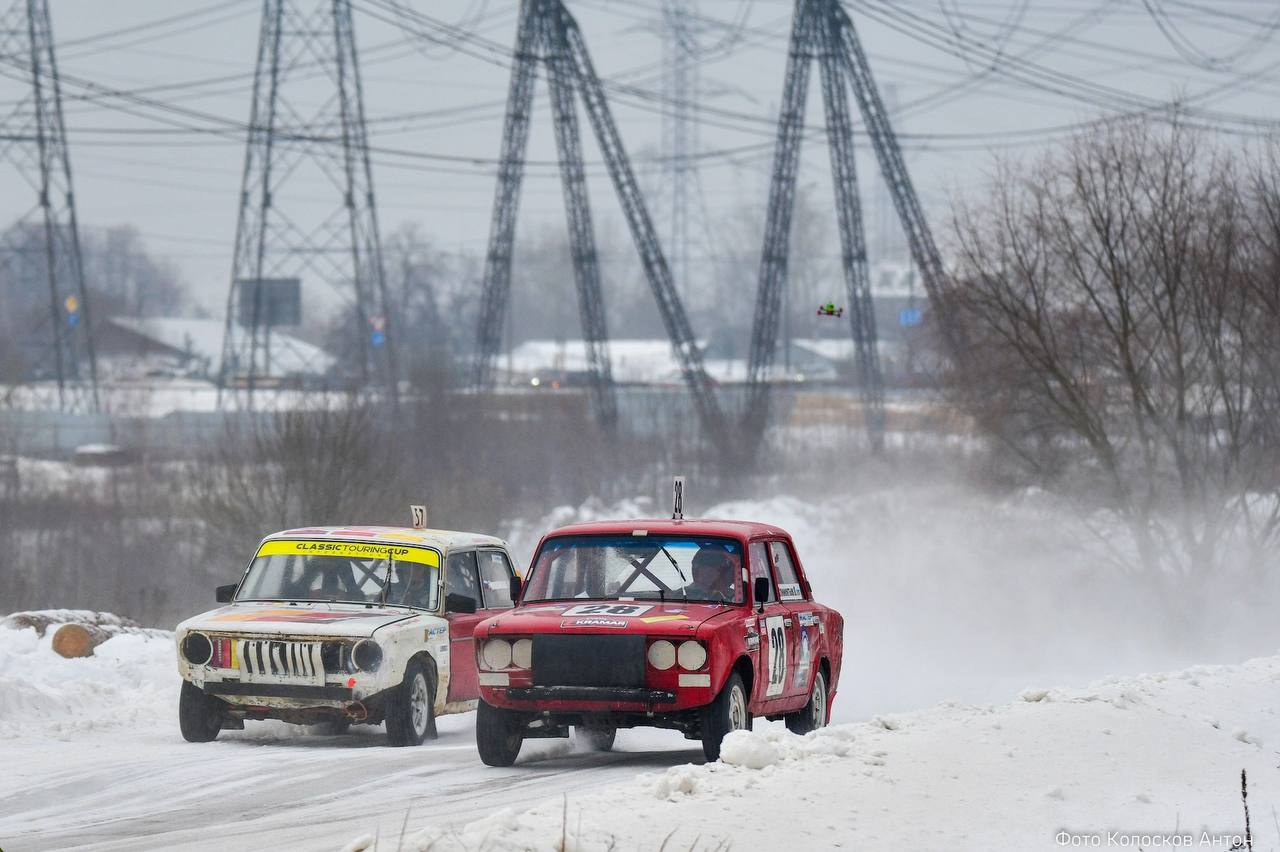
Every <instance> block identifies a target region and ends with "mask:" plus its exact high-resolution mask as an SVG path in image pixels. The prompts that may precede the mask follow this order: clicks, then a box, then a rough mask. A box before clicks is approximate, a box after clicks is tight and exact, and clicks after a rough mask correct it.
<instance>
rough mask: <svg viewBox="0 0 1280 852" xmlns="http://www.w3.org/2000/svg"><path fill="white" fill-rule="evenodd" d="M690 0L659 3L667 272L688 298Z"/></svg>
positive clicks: (694, 65) (694, 96) (693, 49)
mask: <svg viewBox="0 0 1280 852" xmlns="http://www.w3.org/2000/svg"><path fill="white" fill-rule="evenodd" d="M696 14H697V6H696V3H695V0H665V2H664V3H663V5H662V33H663V39H662V46H663V52H664V53H665V54H666V55H665V56H664V58H663V63H662V66H663V95H664V99H665V100H666V102H667V103H668V104H669V105H670V109H669V111H668V112H664V113H663V116H662V117H663V125H664V127H663V148H664V151H663V153H664V155H665V158H666V163H667V186H668V189H669V190H670V192H671V222H670V225H671V237H670V240H669V241H668V243H667V246H668V253H669V256H670V258H671V271H672V277H673V278H674V279H675V282H676V286H677V289H678V290H679V291H680V293H681V295H682V296H683V298H684V299H685V300H686V301H687V300H688V299H689V295H690V293H689V289H690V288H689V197H690V193H691V192H693V191H696V184H695V181H694V179H695V177H696V176H695V175H694V174H693V169H694V165H693V162H694V157H696V155H697V151H698V124H697V104H698V94H699V92H698V55H697V48H698V45H697V36H696V33H695V32H694V28H693V26H692V24H691V19H692V17H693V16H694V15H696Z"/></svg>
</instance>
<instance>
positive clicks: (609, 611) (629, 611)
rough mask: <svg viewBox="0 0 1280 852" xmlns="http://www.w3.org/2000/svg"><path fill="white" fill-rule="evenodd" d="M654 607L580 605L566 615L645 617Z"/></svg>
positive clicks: (639, 605) (573, 607)
mask: <svg viewBox="0 0 1280 852" xmlns="http://www.w3.org/2000/svg"><path fill="white" fill-rule="evenodd" d="M651 609H653V607H652V606H651V605H649V604H578V605H577V606H571V607H569V608H568V609H566V610H565V611H564V614H565V615H615V616H616V615H621V616H632V615H643V614H644V613H646V612H648V611H649V610H651Z"/></svg>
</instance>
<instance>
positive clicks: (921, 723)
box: [0, 629, 1280, 852]
mask: <svg viewBox="0 0 1280 852" xmlns="http://www.w3.org/2000/svg"><path fill="white" fill-rule="evenodd" d="M176 687H177V681H176V675H175V674H174V667H173V649H172V646H171V645H170V643H169V642H168V641H166V640H165V639H163V638H160V639H157V638H151V637H139V636H121V637H116V638H114V639H111V640H109V641H108V642H107V643H106V644H104V645H103V646H101V647H100V648H99V649H98V653H97V654H96V656H94V657H91V658H88V659H83V660H64V659H62V658H61V657H57V656H56V655H54V654H53V653H52V651H51V650H50V649H49V648H48V639H47V638H46V639H37V637H36V635H35V632H34V631H33V630H25V631H16V630H7V629H0V740H2V741H3V742H4V743H5V745H4V755H5V758H6V760H5V764H6V770H5V772H4V773H3V774H2V775H0V848H3V849H4V850H5V852H21V850H36V849H99V850H107V849H119V850H124V849H130V850H141V849H209V850H215V849H218V850H239V849H286V848H287V849H308V850H310V849H316V850H325V849H327V850H338V849H342V848H348V849H372V848H374V845H375V843H376V844H377V848H379V849H396V848H403V849H419V850H427V849H430V850H434V852H446V850H481V849H484V850H494V852H498V851H499V850H524V849H533V850H556V849H559V848H560V844H561V842H562V840H563V841H565V846H566V848H568V849H575V850H607V849H618V850H628V849H634V850H658V849H664V848H665V849H667V850H673V849H674V850H686V849H705V850H711V849H727V848H732V849H738V850H749V849H776V848H806V849H835V848H848V849H856V848H868V847H870V848H880V849H895V848H916V849H929V850H934V849H939V850H940V849H1022V850H1026V849H1051V848H1059V838H1058V834H1059V832H1061V831H1066V832H1068V833H1069V834H1071V835H1072V836H1078V837H1079V838H1082V839H1081V840H1079V841H1078V842H1079V843H1084V844H1090V843H1093V842H1095V841H1093V840H1091V839H1090V838H1095V837H1096V838H1099V841H1097V842H1100V843H1101V844H1102V847H1103V848H1106V844H1107V841H1108V838H1109V836H1110V837H1111V838H1112V839H1114V840H1115V841H1116V843H1117V844H1122V845H1117V846H1115V847H1114V848H1125V847H1127V848H1135V849H1136V848H1139V844H1138V843H1136V842H1132V841H1127V840H1126V838H1127V837H1129V836H1130V835H1153V834H1155V835H1160V836H1165V835H1169V836H1172V835H1177V836H1178V837H1179V838H1182V837H1185V836H1186V835H1187V834H1188V833H1190V834H1191V835H1194V837H1195V840H1196V846H1194V847H1193V848H1203V849H1215V848H1216V849H1223V850H1225V849H1227V848H1229V847H1230V845H1231V842H1233V841H1232V838H1231V837H1230V836H1231V835H1239V834H1242V833H1243V829H1244V815H1243V810H1242V807H1241V800H1240V794H1239V776H1240V771H1241V770H1242V769H1243V770H1247V772H1248V774H1249V779H1250V790H1249V792H1250V796H1249V803H1250V806H1251V809H1252V817H1253V820H1252V827H1253V834H1254V848H1255V849H1274V848H1276V847H1277V844H1278V843H1280V831H1278V830H1277V825H1276V817H1275V813H1276V812H1275V805H1276V803H1278V802H1280V778H1277V773H1276V769H1275V766H1276V763H1277V757H1276V752H1275V751H1274V747H1275V744H1276V743H1280V718H1277V716H1276V714H1275V712H1274V710H1273V707H1274V699H1275V696H1276V694H1277V691H1278V689H1280V657H1269V658H1259V659H1255V660H1252V661H1250V662H1247V663H1244V664H1243V665H1238V666H1201V667H1193V668H1189V669H1186V670H1184V671H1181V672H1177V673H1173V674H1168V675H1142V676H1137V677H1132V678H1112V679H1108V680H1105V681H1102V682H1099V683H1097V684H1094V685H1093V686H1090V687H1087V688H1053V689H1034V688H1033V689H1028V690H1024V691H1023V692H1022V694H1021V695H1019V696H1015V697H1013V700H1012V701H1011V702H1009V703H1002V704H997V705H973V704H962V703H959V702H948V703H944V704H940V705H938V706H935V707H932V708H930V709H925V710H920V711H915V712H909V713H900V714H886V715H881V716H876V717H874V718H872V719H871V720H870V721H866V722H855V723H840V724H836V725H833V726H832V727H830V728H827V729H826V730H824V731H820V732H817V733H815V734H811V735H809V736H808V737H803V738H802V737H796V736H794V735H792V734H790V733H788V732H787V731H786V730H785V729H783V728H782V727H781V726H780V725H778V724H762V725H759V726H757V729H756V730H755V731H754V732H752V733H749V734H748V733H743V734H735V735H733V738H732V739H731V740H730V741H728V742H727V743H726V745H725V754H724V759H723V761H722V762H720V763H717V764H711V765H698V764H700V763H701V753H700V750H699V749H698V747H697V746H696V744H694V743H690V742H686V741H685V740H683V739H681V738H680V737H678V736H676V735H671V734H666V733H660V732H643V731H641V732H636V731H632V732H623V733H622V735H620V737H619V746H620V749H621V750H620V751H619V753H616V754H610V755H597V754H586V753H575V752H574V750H573V749H572V746H571V745H570V744H569V743H568V742H567V741H549V742H546V743H538V744H535V745H536V747H535V748H528V747H527V754H526V756H524V757H522V759H521V761H520V763H518V764H517V765H516V766H515V767H512V768H511V769H505V770H503V769H490V768H487V767H484V766H482V765H481V764H480V762H479V760H478V759H477V757H476V754H475V746H474V742H473V739H472V736H473V733H472V727H471V725H472V722H471V719H470V716H469V715H467V716H460V717H450V718H448V719H444V720H442V722H441V737H440V739H439V740H438V741H437V742H435V743H432V744H428V745H426V746H423V747H421V748H417V749H396V748H391V747H389V746H387V745H386V744H385V739H384V737H383V735H382V733H381V730H380V729H379V730H372V729H371V730H368V731H367V732H357V733H353V734H351V735H348V736H345V737H318V736H310V735H304V734H303V733H302V731H301V730H300V729H293V728H289V727H287V726H284V725H282V724H274V723H259V724H257V725H254V724H250V725H249V727H248V729H247V730H246V731H242V732H241V731H230V732H224V733H223V735H222V736H221V737H220V738H219V740H218V741H217V742H214V743H210V744H207V745H190V744H187V743H185V742H183V741H182V739H181V737H180V736H179V734H178V729H177V722H176V716H177V707H176V704H177V702H176V696H177V688H176ZM356 730H357V731H359V730H360V729H356ZM1113 832H1115V833H1116V834H1112V833H1113ZM1148 840H1150V838H1148ZM1201 841H1204V842H1203V843H1202V842H1201ZM664 844H665V845H664ZM1077 848H1080V847H1077ZM1146 848H1159V847H1158V845H1153V844H1152V843H1150V842H1148V843H1147V844H1146Z"/></svg>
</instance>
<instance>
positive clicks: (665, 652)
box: [649, 639, 676, 672]
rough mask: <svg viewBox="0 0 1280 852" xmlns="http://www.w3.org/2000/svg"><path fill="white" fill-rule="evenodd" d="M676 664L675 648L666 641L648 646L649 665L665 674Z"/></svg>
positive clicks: (662, 640) (661, 640) (659, 641)
mask: <svg viewBox="0 0 1280 852" xmlns="http://www.w3.org/2000/svg"><path fill="white" fill-rule="evenodd" d="M675 664H676V646H675V645H672V644H671V643H670V642H668V641H667V640H666V639H659V640H658V641H657V642H654V643H653V644H652V645H650V646H649V665H651V666H653V667H654V668H655V669H657V670H658V671H663V672H665V671H666V670H667V669H669V668H671V667H672V666H674V665H675Z"/></svg>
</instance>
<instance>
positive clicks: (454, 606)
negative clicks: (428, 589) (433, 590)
mask: <svg viewBox="0 0 1280 852" xmlns="http://www.w3.org/2000/svg"><path fill="white" fill-rule="evenodd" d="M444 611H445V612H461V613H463V614H466V615H470V614H471V613H473V612H475V611H476V599H475V598H472V597H468V596H467V595H460V594H458V593H457V592H450V593H449V594H447V595H445V596H444Z"/></svg>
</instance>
